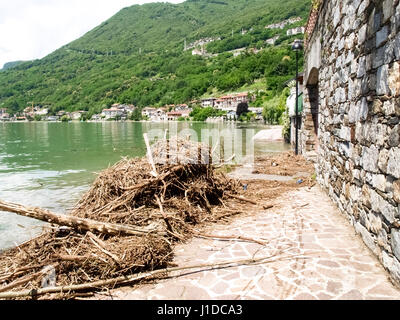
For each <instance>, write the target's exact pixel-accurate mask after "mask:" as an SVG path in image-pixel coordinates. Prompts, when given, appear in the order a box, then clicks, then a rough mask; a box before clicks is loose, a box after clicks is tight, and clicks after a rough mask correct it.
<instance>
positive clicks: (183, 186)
mask: <svg viewBox="0 0 400 320" xmlns="http://www.w3.org/2000/svg"><path fill="white" fill-rule="evenodd" d="M146 139H147V137H145V140H146ZM211 162H212V161H211V151H210V149H209V148H208V147H207V146H204V145H201V144H198V143H193V142H190V141H188V140H184V139H178V138H175V139H171V140H163V141H161V142H159V143H157V144H156V145H155V146H153V150H150V147H149V146H148V156H147V158H141V159H139V158H137V159H123V160H121V161H120V162H118V163H117V164H115V165H114V166H112V167H110V168H108V169H106V170H105V171H103V172H102V173H100V175H99V176H98V177H97V179H96V180H95V182H94V183H93V185H92V187H91V188H90V190H89V191H88V192H87V193H86V194H85V195H84V196H83V198H82V199H81V200H80V201H79V202H78V203H77V205H76V206H75V208H74V209H73V210H72V212H70V214H68V215H59V214H54V213H52V212H49V211H47V210H42V209H39V208H27V207H24V206H20V205H16V204H10V203H6V202H2V201H0V211H9V212H15V213H17V214H20V215H24V216H28V217H32V218H35V219H39V220H43V221H46V222H50V223H51V224H52V227H51V231H49V232H46V233H45V234H43V235H41V236H40V237H38V238H36V239H33V240H31V241H29V242H27V243H25V244H23V245H21V246H19V247H17V248H14V249H11V250H8V251H6V252H4V253H2V254H0V298H7V297H8V298H13V297H15V298H17V297H23V296H25V295H27V294H29V295H31V296H33V297H35V296H38V295H40V294H44V293H51V292H60V291H61V293H62V295H61V296H56V298H60V297H62V298H65V297H68V296H70V294H72V293H73V292H75V290H78V289H79V290H80V289H90V290H101V289H102V288H104V287H113V286H115V285H117V284H121V283H124V279H125V280H126V279H129V277H134V276H135V275H138V273H141V272H149V271H152V270H156V269H161V268H165V267H167V266H168V265H169V263H170V261H171V260H172V258H173V254H172V253H173V246H174V244H175V243H176V242H178V241H182V240H185V239H187V238H189V237H190V236H191V235H192V232H193V226H195V225H197V224H201V223H204V222H206V221H215V220H218V219H220V218H222V217H225V216H228V215H232V214H237V213H238V211H240V209H235V208H232V207H229V206H227V205H226V204H225V203H224V198H232V197H233V198H236V199H239V200H244V201H246V199H242V198H241V197H240V196H237V195H235V193H237V191H238V190H239V187H240V185H239V183H238V182H236V181H233V180H230V179H228V178H227V177H226V176H225V175H224V174H222V173H216V171H215V170H214V168H213V166H212V165H211ZM250 202H251V201H250ZM216 208H217V209H218V210H216ZM216 212H218V213H217V214H216ZM54 225H57V226H54ZM139 278H140V277H139ZM60 287H62V288H61V289H60ZM46 288H48V289H49V290H47V289H46ZM52 288H53V289H52ZM54 288H56V289H57V290H56V289H54ZM46 290H47V291H46ZM6 292H7V293H6ZM13 292H15V294H14V295H13V294H12V293H13Z"/></svg>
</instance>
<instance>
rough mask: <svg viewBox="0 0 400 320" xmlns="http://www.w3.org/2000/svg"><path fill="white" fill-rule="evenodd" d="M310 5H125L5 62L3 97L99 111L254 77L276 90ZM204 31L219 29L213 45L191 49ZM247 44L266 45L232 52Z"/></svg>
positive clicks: (16, 104) (297, 1) (12, 104)
mask: <svg viewBox="0 0 400 320" xmlns="http://www.w3.org/2000/svg"><path fill="white" fill-rule="evenodd" d="M309 8H310V0H287V1H277V0H221V1H213V0H188V1H186V2H184V3H181V4H176V5H174V4H169V3H153V4H145V5H140V6H139V5H134V6H132V7H129V8H124V9H123V10H121V11H120V12H119V13H117V14H116V15H115V16H113V17H112V18H110V19H109V20H107V21H105V22H104V23H102V24H101V25H99V26H98V27H96V28H95V29H93V30H92V31H90V32H88V33H87V34H86V35H84V36H83V37H82V38H80V39H78V40H76V41H73V42H72V43H70V44H67V45H65V46H63V47H62V48H60V49H58V50H56V51H55V52H53V53H52V54H50V55H48V56H47V57H45V58H43V59H41V60H35V61H31V62H25V63H22V64H20V65H17V66H14V67H13V68H11V69H8V70H5V71H2V72H0V107H5V108H8V109H9V110H10V111H11V112H16V111H20V110H22V109H24V108H25V107H26V106H27V104H28V103H29V104H30V103H32V102H34V103H35V104H41V105H50V106H51V109H52V110H53V111H57V110H60V109H66V110H69V111H72V110H78V109H84V110H91V111H99V110H100V109H101V108H103V107H105V106H109V105H111V104H113V103H116V102H119V103H132V104H135V105H138V106H147V105H164V104H171V103H183V102H188V101H190V100H192V99H195V98H200V97H202V96H204V95H207V94H211V93H212V92H215V91H218V92H228V91H232V90H237V89H239V88H241V87H246V86H252V85H253V84H254V83H255V81H256V82H257V83H261V84H262V87H264V88H265V90H267V91H268V92H270V94H271V96H274V95H276V94H277V93H279V92H280V91H281V90H282V88H283V83H284V82H285V81H286V80H287V79H289V78H291V77H293V75H294V73H295V59H294V57H295V55H294V53H293V52H292V51H291V50H290V43H291V42H292V41H293V39H294V38H296V37H287V36H286V30H287V29H288V28H292V27H293V26H298V25H301V24H304V22H305V20H306V17H307V15H308V12H309ZM297 16H299V17H301V18H302V19H303V20H302V21H301V22H299V23H297V24H294V25H291V26H286V27H285V28H284V29H283V30H281V29H266V28H265V26H266V25H268V24H271V23H275V22H280V21H282V20H285V19H288V18H291V17H297ZM243 30H245V32H242V31H243ZM242 33H243V34H242ZM277 34H280V35H281V38H280V40H279V41H278V43H277V45H276V46H268V47H267V45H266V43H265V40H267V39H269V38H271V37H273V36H275V35H277ZM297 37H301V35H298V36H297ZM202 38H220V40H216V41H214V42H211V43H209V44H208V45H207V46H206V48H205V49H206V50H207V51H209V52H210V55H209V56H208V57H204V56H203V57H202V56H197V55H192V51H191V50H187V51H184V42H185V39H186V43H187V44H188V45H189V44H190V43H192V42H194V41H196V40H199V39H202ZM242 47H246V48H258V49H260V48H261V47H262V48H264V50H262V51H260V52H258V53H256V54H255V53H253V52H252V51H251V50H247V52H244V53H243V54H241V55H239V56H237V57H234V56H233V54H232V52H229V51H230V50H234V49H237V48H242ZM266 47H267V48H266Z"/></svg>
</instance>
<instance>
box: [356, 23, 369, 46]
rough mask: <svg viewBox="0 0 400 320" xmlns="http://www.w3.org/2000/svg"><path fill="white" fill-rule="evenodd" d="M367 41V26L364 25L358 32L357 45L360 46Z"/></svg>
mask: <svg viewBox="0 0 400 320" xmlns="http://www.w3.org/2000/svg"><path fill="white" fill-rule="evenodd" d="M366 39H367V25H366V24H364V25H363V26H362V27H361V28H360V30H359V31H358V44H359V45H362V44H363V43H364V42H365V40H366Z"/></svg>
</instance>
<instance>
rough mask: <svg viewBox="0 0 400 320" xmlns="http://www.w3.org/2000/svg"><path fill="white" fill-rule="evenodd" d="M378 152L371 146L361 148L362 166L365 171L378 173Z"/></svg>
mask: <svg viewBox="0 0 400 320" xmlns="http://www.w3.org/2000/svg"><path fill="white" fill-rule="evenodd" d="M378 159H379V150H378V148H377V147H375V146H374V145H372V146H371V147H370V148H368V147H364V148H363V155H362V164H363V167H364V169H365V170H367V171H370V172H375V173H376V172H378Z"/></svg>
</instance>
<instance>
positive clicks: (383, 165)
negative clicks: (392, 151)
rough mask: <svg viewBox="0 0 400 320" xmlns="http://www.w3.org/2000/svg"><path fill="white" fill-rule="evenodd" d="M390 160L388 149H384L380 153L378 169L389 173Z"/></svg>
mask: <svg viewBox="0 0 400 320" xmlns="http://www.w3.org/2000/svg"><path fill="white" fill-rule="evenodd" d="M388 160H389V151H388V150H387V149H382V150H381V151H380V152H379V159H378V167H379V169H380V170H381V171H382V172H383V173H386V171H387V165H388Z"/></svg>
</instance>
